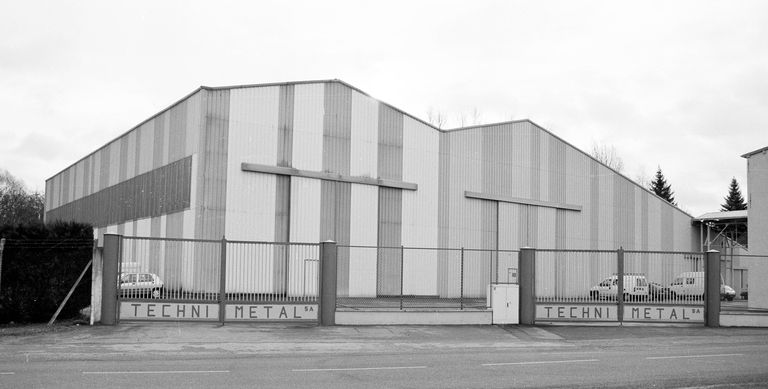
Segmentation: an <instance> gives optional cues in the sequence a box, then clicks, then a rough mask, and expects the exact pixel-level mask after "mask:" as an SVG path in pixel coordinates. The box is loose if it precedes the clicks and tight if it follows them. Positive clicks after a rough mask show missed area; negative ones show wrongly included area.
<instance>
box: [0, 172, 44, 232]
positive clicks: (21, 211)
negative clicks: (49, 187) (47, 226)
mask: <svg viewBox="0 0 768 389" xmlns="http://www.w3.org/2000/svg"><path fill="white" fill-rule="evenodd" d="M44 211H45V198H44V197H43V195H42V194H40V193H38V192H34V193H28V192H27V190H26V188H25V187H24V183H23V182H22V181H21V180H20V179H18V178H16V177H14V176H13V175H12V174H11V173H9V172H8V171H7V170H4V169H0V226H1V225H15V224H32V223H42V221H43V213H44Z"/></svg>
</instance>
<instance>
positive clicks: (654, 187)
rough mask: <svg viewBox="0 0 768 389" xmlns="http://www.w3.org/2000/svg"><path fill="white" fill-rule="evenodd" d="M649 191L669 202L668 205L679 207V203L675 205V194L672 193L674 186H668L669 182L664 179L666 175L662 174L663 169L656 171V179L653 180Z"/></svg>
mask: <svg viewBox="0 0 768 389" xmlns="http://www.w3.org/2000/svg"><path fill="white" fill-rule="evenodd" d="M648 189H650V190H651V191H652V192H653V193H656V195H658V196H659V197H661V198H662V199H664V200H667V202H668V203H670V204H672V205H677V203H675V196H674V194H675V192H673V191H672V186H671V185H670V184H668V183H667V180H666V179H665V178H664V174H663V173H662V172H661V167H659V168H658V170H656V177H654V178H653V181H651V185H650V186H649V187H648Z"/></svg>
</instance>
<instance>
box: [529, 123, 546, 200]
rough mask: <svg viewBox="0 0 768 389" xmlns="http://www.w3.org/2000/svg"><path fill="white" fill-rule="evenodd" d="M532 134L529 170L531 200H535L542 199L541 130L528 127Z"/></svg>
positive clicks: (531, 126)
mask: <svg viewBox="0 0 768 389" xmlns="http://www.w3.org/2000/svg"><path fill="white" fill-rule="evenodd" d="M528 131H529V133H530V138H529V141H530V144H529V146H528V147H529V150H530V151H531V155H530V159H529V160H528V161H527V165H528V166H529V170H530V171H531V183H530V185H531V194H530V196H531V197H530V198H531V199H534V200H540V199H541V175H540V173H541V143H542V142H541V130H539V129H538V128H536V127H534V126H533V125H529V126H528Z"/></svg>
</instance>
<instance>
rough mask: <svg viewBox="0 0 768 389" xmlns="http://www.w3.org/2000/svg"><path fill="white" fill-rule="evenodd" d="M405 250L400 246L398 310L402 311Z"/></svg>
mask: <svg viewBox="0 0 768 389" xmlns="http://www.w3.org/2000/svg"><path fill="white" fill-rule="evenodd" d="M404 262H405V248H404V247H403V246H400V310H401V311H402V310H403V279H404V278H405V277H404V275H403V269H404V268H405V265H404Z"/></svg>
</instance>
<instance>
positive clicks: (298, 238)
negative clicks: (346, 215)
mask: <svg viewBox="0 0 768 389" xmlns="http://www.w3.org/2000/svg"><path fill="white" fill-rule="evenodd" d="M320 196H321V188H320V180H315V179H311V178H304V177H291V217H290V219H291V220H290V230H291V232H290V236H291V240H292V241H293V242H316V241H318V240H320V223H321V222H320V208H321V206H320Z"/></svg>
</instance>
